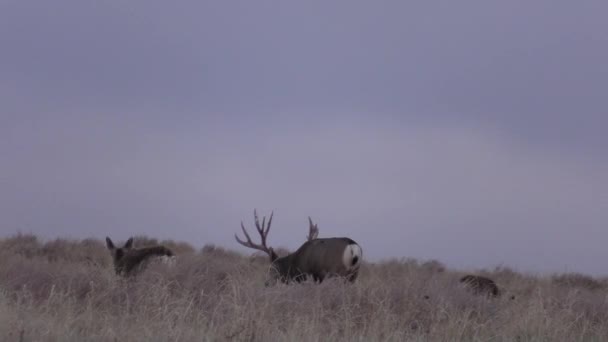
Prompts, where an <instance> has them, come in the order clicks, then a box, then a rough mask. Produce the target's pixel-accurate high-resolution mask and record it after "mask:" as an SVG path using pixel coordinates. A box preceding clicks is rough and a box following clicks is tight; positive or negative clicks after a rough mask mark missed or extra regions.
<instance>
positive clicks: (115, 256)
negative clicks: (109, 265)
mask: <svg viewBox="0 0 608 342" xmlns="http://www.w3.org/2000/svg"><path fill="white" fill-rule="evenodd" d="M106 246H107V247H108V249H109V250H110V253H111V254H112V260H113V262H114V270H115V271H116V274H118V275H123V276H129V275H132V274H134V273H135V271H137V270H141V269H142V268H143V266H144V264H145V262H147V261H148V260H150V259H151V258H153V257H170V258H171V260H172V259H173V257H174V255H175V254H174V253H173V251H171V250H170V249H169V248H167V247H165V246H160V245H159V246H151V247H143V248H133V238H129V240H127V242H126V243H125V244H124V246H122V247H120V248H116V247H115V246H114V243H113V242H112V240H111V239H110V238H109V237H106ZM163 262H164V260H163Z"/></svg>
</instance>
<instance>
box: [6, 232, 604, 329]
mask: <svg viewBox="0 0 608 342" xmlns="http://www.w3.org/2000/svg"><path fill="white" fill-rule="evenodd" d="M151 243H156V241H155V240H153V239H146V238H143V237H141V238H138V239H136V245H140V246H141V245H145V244H151ZM163 243H166V244H167V245H170V246H171V247H172V248H174V249H175V250H176V251H177V253H178V260H177V262H176V264H175V265H174V266H173V267H169V266H167V265H163V264H160V263H159V264H151V265H150V266H149V267H148V268H147V269H146V271H144V272H142V273H141V274H140V275H139V276H138V277H136V278H133V279H121V278H118V277H117V276H116V275H115V274H114V273H113V269H112V267H111V265H110V263H111V260H110V255H109V253H108V252H107V251H106V249H105V246H104V245H103V243H102V242H101V241H98V240H93V239H88V240H83V241H70V240H64V239H58V240H55V241H49V242H44V243H43V242H41V241H40V240H39V239H37V238H36V237H35V236H31V235H17V236H13V237H10V238H7V239H3V240H0V338H1V339H2V340H5V341H20V340H22V341H228V340H236V341H607V340H608V302H607V300H608V298H607V296H606V293H607V292H606V289H607V287H606V282H605V281H602V280H598V279H593V278H591V277H587V276H583V275H578V274H566V275H556V276H552V277H551V276H547V277H535V276H530V275H522V274H519V273H516V272H513V271H511V270H509V269H506V268H498V269H496V270H493V271H486V272H481V274H484V275H487V276H490V277H492V278H493V279H495V280H496V282H497V283H498V284H499V285H500V286H501V287H503V288H506V289H507V291H508V292H509V293H510V294H515V295H516V299H515V300H510V299H509V298H508V296H504V297H502V298H500V299H485V298H481V297H475V296H473V295H471V294H469V293H468V292H466V291H465V290H464V289H463V288H462V287H461V286H460V285H459V283H458V279H459V277H460V276H461V275H462V273H460V272H456V271H451V270H446V269H445V267H443V265H441V264H440V263H438V262H436V261H431V262H424V263H420V262H417V261H415V260H409V259H408V260H390V261H385V262H381V263H377V264H364V265H363V268H362V269H361V274H360V276H359V278H358V280H357V282H356V283H355V284H348V283H344V282H342V281H340V280H337V279H334V280H329V281H325V282H323V283H322V284H312V283H303V284H298V285H291V286H285V285H279V286H275V287H271V288H266V287H264V285H263V284H264V277H265V272H266V269H267V266H268V265H267V262H266V260H265V259H263V258H258V257H254V258H249V257H244V256H242V255H240V254H238V253H235V252H232V251H227V250H224V249H222V248H218V247H214V246H205V247H204V248H202V249H201V250H199V251H197V250H195V249H194V248H192V247H191V246H189V245H187V244H183V243H175V242H171V241H166V242H163ZM427 296H428V297H427Z"/></svg>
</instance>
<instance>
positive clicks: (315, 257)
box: [234, 211, 363, 286]
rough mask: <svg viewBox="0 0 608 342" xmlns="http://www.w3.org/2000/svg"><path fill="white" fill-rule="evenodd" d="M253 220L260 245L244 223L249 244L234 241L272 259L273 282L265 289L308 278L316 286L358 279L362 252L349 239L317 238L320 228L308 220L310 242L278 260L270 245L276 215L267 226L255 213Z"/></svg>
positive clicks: (271, 273) (236, 237)
mask: <svg viewBox="0 0 608 342" xmlns="http://www.w3.org/2000/svg"><path fill="white" fill-rule="evenodd" d="M253 216H254V219H255V227H256V229H257V231H258V234H259V235H260V238H261V243H260V244H256V243H254V242H253V241H252V240H251V237H250V236H249V234H248V233H247V230H246V229H245V226H244V225H243V222H241V229H242V230H243V234H244V235H245V239H246V241H243V240H241V239H240V238H239V237H238V235H237V234H235V235H234V237H235V239H236V241H237V242H238V243H239V244H241V245H243V246H245V247H247V248H252V249H257V250H259V251H262V252H264V253H266V254H268V256H269V257H270V262H271V267H270V270H271V271H270V279H269V281H267V282H266V286H268V285H272V284H274V283H276V282H277V280H280V281H281V282H283V283H286V284H287V283H290V282H292V281H295V282H301V281H303V280H306V279H307V278H308V277H309V276H311V277H312V279H313V280H314V281H315V282H322V281H323V279H325V278H327V277H332V276H340V277H344V278H346V279H348V280H349V281H350V282H354V281H355V280H356V279H357V275H358V273H359V266H360V265H361V261H362V260H361V259H362V257H363V251H362V249H361V247H360V246H359V245H358V244H357V243H356V242H355V241H353V240H351V239H349V238H346V237H334V238H317V236H318V235H319V228H318V227H317V225H316V224H314V223H313V222H312V219H311V218H310V217H309V218H308V222H309V231H308V236H307V237H306V239H307V241H306V242H305V243H304V244H303V245H302V246H301V247H300V248H298V250H296V251H295V252H293V253H291V254H289V255H287V256H284V257H279V256H278V255H277V254H276V253H275V252H274V250H273V249H272V247H268V245H267V238H268V232H269V231H270V225H271V224H272V216H273V213H271V214H270V217H269V219H268V223H267V224H266V217H264V218H263V219H262V223H261V224H260V220H259V218H258V214H257V212H256V211H254V212H253Z"/></svg>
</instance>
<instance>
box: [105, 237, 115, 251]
mask: <svg viewBox="0 0 608 342" xmlns="http://www.w3.org/2000/svg"><path fill="white" fill-rule="evenodd" d="M106 246H107V247H108V249H110V250H112V249H114V243H113V242H112V239H110V238H109V237H107V236H106Z"/></svg>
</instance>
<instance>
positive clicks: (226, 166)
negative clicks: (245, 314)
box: [0, 0, 608, 275]
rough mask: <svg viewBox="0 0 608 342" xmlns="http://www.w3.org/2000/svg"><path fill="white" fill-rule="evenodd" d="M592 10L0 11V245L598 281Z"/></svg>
mask: <svg viewBox="0 0 608 342" xmlns="http://www.w3.org/2000/svg"><path fill="white" fill-rule="evenodd" d="M606 13H608V2H606V1H579V2H574V1H555V0H550V1H549V0H542V1H534V2H531V1H502V2H500V3H497V2H489V1H384V2H379V1H374V2H372V1H306V2H292V1H213V2H211V1H181V2H179V1H175V2H169V1H164V0H163V1H160V0H135V1H111V0H106V1H93V0H89V1H86V0H85V1H83V0H54V1H22V0H1V1H0V165H1V167H0V226H1V227H2V228H1V235H11V234H14V233H16V232H17V231H22V232H32V233H36V234H40V235H41V236H44V237H46V238H54V237H71V238H83V237H89V236H93V237H98V238H102V237H104V236H106V235H109V236H111V237H112V238H113V239H115V240H124V239H125V238H127V237H128V236H130V235H141V234H145V235H149V236H154V237H159V238H173V239H177V240H186V241H189V242H191V243H192V244H194V245H196V246H199V247H200V246H202V245H203V244H206V243H214V244H218V245H222V246H226V247H230V248H235V249H238V250H240V251H243V252H248V251H246V250H244V249H243V248H241V247H240V246H238V245H236V243H235V242H234V240H233V233H235V232H237V231H238V229H239V222H240V220H241V219H242V220H244V221H245V223H246V224H247V225H248V226H249V227H251V225H252V222H253V216H252V211H253V208H258V209H259V211H260V213H262V214H263V213H266V214H268V213H269V212H270V211H271V210H275V220H274V222H273V229H272V230H271V232H272V233H271V236H270V238H269V240H270V243H271V244H272V245H275V246H284V247H287V248H289V249H292V250H294V249H296V248H297V247H298V246H299V245H300V244H301V243H302V242H303V241H304V239H305V235H306V233H307V228H308V226H307V216H308V215H310V216H312V217H313V218H314V220H315V221H317V222H318V223H319V228H320V235H321V236H324V237H329V236H349V237H351V238H353V239H355V240H356V241H358V242H359V244H360V245H361V246H362V248H363V250H364V254H365V257H366V258H367V259H368V260H379V259H382V258H390V257H415V258H420V259H431V258H434V259H439V260H441V261H442V262H444V263H446V264H448V265H449V266H452V267H458V268H477V267H493V266H496V265H499V264H502V265H506V266H512V267H515V268H517V269H519V270H521V271H531V272H538V271H541V272H552V271H578V272H588V273H594V274H601V275H608V266H606V263H605V260H606V259H608V248H606V242H607V241H608V225H607V223H608V153H606V152H607V151H606V146H608V134H606V129H607V128H608V93H607V92H608V63H607V62H606V61H608V21H607V20H606Z"/></svg>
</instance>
